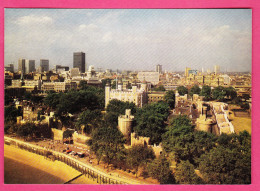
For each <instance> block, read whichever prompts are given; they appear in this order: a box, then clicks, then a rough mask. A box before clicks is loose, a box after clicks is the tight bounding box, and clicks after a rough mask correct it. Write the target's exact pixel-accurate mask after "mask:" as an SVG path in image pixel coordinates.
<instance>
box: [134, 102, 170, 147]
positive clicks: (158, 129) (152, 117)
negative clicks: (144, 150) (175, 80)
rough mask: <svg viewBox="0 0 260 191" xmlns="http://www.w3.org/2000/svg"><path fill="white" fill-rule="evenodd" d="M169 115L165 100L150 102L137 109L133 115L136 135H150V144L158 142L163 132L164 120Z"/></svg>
mask: <svg viewBox="0 0 260 191" xmlns="http://www.w3.org/2000/svg"><path fill="white" fill-rule="evenodd" d="M168 116H169V106H168V104H167V103H165V102H158V103H152V104H149V105H145V106H144V107H143V108H141V109H139V110H138V111H137V113H136V115H135V122H136V125H135V127H134V131H135V132H136V133H137V135H138V136H145V137H150V141H151V144H154V143H156V144H159V143H160V142H161V140H162V137H161V135H162V134H163V133H164V132H165V127H166V124H165V121H166V120H167V118H168Z"/></svg>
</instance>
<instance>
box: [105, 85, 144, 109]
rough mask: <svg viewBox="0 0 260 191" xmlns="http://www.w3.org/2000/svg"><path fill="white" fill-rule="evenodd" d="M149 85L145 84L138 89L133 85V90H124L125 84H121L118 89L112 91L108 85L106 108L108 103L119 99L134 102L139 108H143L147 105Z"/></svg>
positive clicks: (106, 89)
mask: <svg viewBox="0 0 260 191" xmlns="http://www.w3.org/2000/svg"><path fill="white" fill-rule="evenodd" d="M146 94H147V84H146V83H143V84H142V86H141V88H140V89H138V88H137V85H136V84H133V85H132V89H123V83H122V82H119V83H118V87H117V89H111V87H110V85H109V84H107V85H106V88H105V106H106V107H107V105H108V103H109V102H110V101H111V100H113V99H117V100H120V101H125V102H126V101H128V102H133V103H134V104H135V105H136V106H137V107H142V106H143V105H144V104H146V103H147V95H146Z"/></svg>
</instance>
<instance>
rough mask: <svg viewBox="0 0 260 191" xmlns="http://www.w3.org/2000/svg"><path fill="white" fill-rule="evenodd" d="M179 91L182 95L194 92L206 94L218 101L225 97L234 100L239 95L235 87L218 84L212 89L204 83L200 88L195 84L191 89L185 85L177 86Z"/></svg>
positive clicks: (207, 97)
mask: <svg viewBox="0 0 260 191" xmlns="http://www.w3.org/2000/svg"><path fill="white" fill-rule="evenodd" d="M177 90H178V92H179V94H180V95H185V94H189V95H191V96H192V95H193V94H198V95H201V96H204V97H205V99H207V100H209V99H214V100H218V101H223V100H225V99H230V100H233V99H235V98H236V97H237V92H236V90H235V89H234V88H233V87H231V86H230V87H222V86H218V87H215V88H214V89H213V90H211V87H210V86H207V85H204V86H202V88H200V87H199V86H198V85H194V86H192V87H191V89H190V90H188V89H187V88H186V87H184V86H179V87H178V88H177Z"/></svg>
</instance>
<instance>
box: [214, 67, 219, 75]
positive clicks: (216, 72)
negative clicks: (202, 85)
mask: <svg viewBox="0 0 260 191" xmlns="http://www.w3.org/2000/svg"><path fill="white" fill-rule="evenodd" d="M219 71H220V67H219V65H215V66H214V72H215V75H217V74H219Z"/></svg>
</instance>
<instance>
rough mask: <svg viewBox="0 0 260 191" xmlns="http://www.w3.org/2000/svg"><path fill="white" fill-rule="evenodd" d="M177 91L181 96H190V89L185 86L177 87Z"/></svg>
mask: <svg viewBox="0 0 260 191" xmlns="http://www.w3.org/2000/svg"><path fill="white" fill-rule="evenodd" d="M177 91H178V92H179V94H180V95H181V96H183V95H185V94H188V89H187V88H186V87H184V86H179V87H177Z"/></svg>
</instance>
